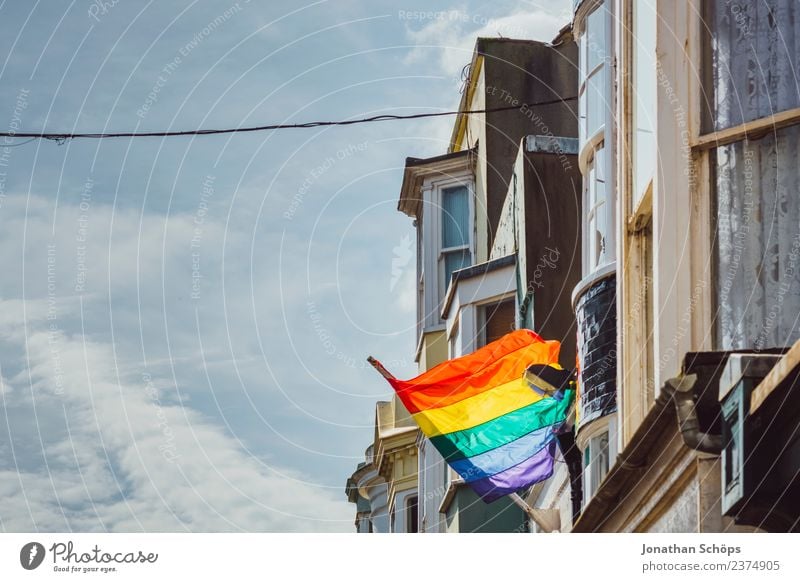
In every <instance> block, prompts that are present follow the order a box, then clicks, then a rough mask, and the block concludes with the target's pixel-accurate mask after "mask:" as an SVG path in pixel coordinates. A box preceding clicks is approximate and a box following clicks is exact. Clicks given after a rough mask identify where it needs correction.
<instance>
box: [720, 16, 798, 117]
mask: <svg viewBox="0 0 800 582" xmlns="http://www.w3.org/2000/svg"><path fill="white" fill-rule="evenodd" d="M707 5H708V6H711V9H710V14H709V15H708V19H707V22H706V24H707V25H708V26H709V33H710V40H711V62H712V70H711V77H712V87H710V88H709V89H710V91H709V92H708V93H710V94H708V95H707V98H709V99H710V101H711V103H710V104H711V120H707V126H710V127H707V129H723V128H726V127H731V126H735V125H738V124H740V123H743V122H745V121H751V120H753V119H758V118H760V117H765V116H767V115H770V114H772V113H776V112H778V111H785V110H786V109H791V108H794V107H798V106H800V70H798V65H800V59H798V55H800V2H798V0H715V1H714V2H708V4H707Z"/></svg>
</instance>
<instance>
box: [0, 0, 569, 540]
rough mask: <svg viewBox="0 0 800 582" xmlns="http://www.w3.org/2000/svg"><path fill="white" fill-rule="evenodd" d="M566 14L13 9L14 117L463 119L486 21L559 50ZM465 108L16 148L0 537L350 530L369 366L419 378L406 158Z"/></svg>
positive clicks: (7, 247) (19, 124)
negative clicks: (316, 125) (403, 191)
mask: <svg viewBox="0 0 800 582" xmlns="http://www.w3.org/2000/svg"><path fill="white" fill-rule="evenodd" d="M569 5H570V2H569V0H566V1H561V2H556V3H554V2H544V1H543V0H542V1H540V2H520V1H500V2H494V3H491V4H488V3H485V2H460V3H452V4H449V3H439V4H437V5H436V6H435V7H432V6H431V4H430V3H429V2H421V1H420V2H407V3H403V4H402V5H400V4H398V3H389V2H365V1H363V0H362V1H349V0H341V1H335V0H331V1H329V2H325V1H320V2H313V3H308V4H305V3H291V2H269V3H262V2H248V1H247V0H240V1H239V2H227V1H220V2H217V1H213V2H211V1H203V2H200V1H195V2H187V1H178V0H175V1H170V2H153V1H151V2H148V3H144V2H131V1H130V0H117V2H116V3H113V2H110V1H106V2H105V3H103V2H99V1H97V2H95V1H89V0H80V1H78V0H74V1H73V2H71V3H66V2H64V3H54V2H24V3H23V2H3V3H2V4H0V30H1V31H2V34H0V58H3V57H5V60H4V61H0V97H1V98H2V99H1V100H0V103H1V104H2V108H0V127H3V128H4V130H8V129H13V130H16V131H34V130H41V129H46V130H48V131H100V130H107V131H119V130H138V131H147V130H161V129H176V130H177V129H193V128H198V127H235V126H239V125H259V124H265V123H291V122H302V121H309V120H319V119H345V118H350V117H360V116H365V115H374V114H381V113H417V112H423V111H431V110H447V109H453V108H455V107H456V106H457V104H458V99H459V92H458V90H459V87H460V73H461V69H462V67H463V66H464V65H465V64H466V63H468V62H469V60H470V56H471V51H472V47H473V44H474V41H475V37H476V36H478V35H482V36H496V35H497V34H502V35H503V36H507V37H519V38H534V39H539V40H550V39H551V38H552V37H553V35H554V34H555V32H556V31H557V30H558V28H560V27H561V26H563V25H564V24H565V23H566V22H567V21H568V19H569ZM431 11H436V13H435V14H433V13H431ZM451 123H452V119H436V120H420V121H413V122H386V123H379V124H371V125H362V126H355V127H348V128H320V129H307V130H287V131H282V132H274V133H258V134H248V135H237V136H233V137H229V136H216V137H196V138H172V139H168V140H164V139H157V138H153V139H149V138H148V139H139V140H124V139H121V140H105V141H71V142H67V143H65V144H62V145H58V144H56V143H53V142H31V143H27V144H23V145H18V144H22V141H23V140H11V141H8V142H6V141H4V140H3V139H2V138H0V221H2V228H1V229H0V245H1V246H0V248H2V253H0V268H1V269H2V273H3V275H4V276H3V277H2V279H0V354H1V355H0V398H2V414H0V528H1V529H2V530H3V531H33V530H39V531H63V530H72V531H240V530H248V531H249V530H255V531H351V530H352V521H353V508H352V506H349V505H348V504H347V502H346V499H345V496H344V491H343V487H344V481H345V478H346V477H347V475H348V474H349V472H350V471H352V469H353V468H354V466H355V465H356V463H357V462H359V461H360V460H361V459H363V451H364V448H365V447H366V445H367V444H368V443H369V441H370V440H371V438H372V427H373V425H372V422H373V414H374V403H375V401H376V400H377V399H382V398H387V397H388V396H389V389H388V385H386V384H385V382H384V381H383V380H382V379H381V378H380V377H379V376H378V375H377V374H376V373H375V372H374V371H372V370H371V369H368V368H367V367H366V366H365V358H366V356H367V355H369V354H373V355H375V356H376V357H379V358H380V359H381V360H383V361H384V363H385V364H386V365H387V367H389V368H390V369H391V370H392V371H393V372H394V373H396V374H397V375H398V376H412V375H414V373H415V365H414V363H413V349H414V337H413V335H414V332H413V329H414V293H413V288H414V287H413V269H414V258H413V246H412V243H411V241H412V240H413V229H412V225H411V222H410V220H409V219H408V218H407V217H405V216H404V215H402V214H400V213H399V212H397V210H396V199H397V195H398V192H399V187H400V180H401V173H402V165H403V161H404V159H405V157H406V156H417V157H424V156H430V155H437V154H441V153H444V152H445V151H446V147H447V140H448V138H449V133H450V127H451ZM7 145H13V146H15V147H9V148H7V149H6V146H7Z"/></svg>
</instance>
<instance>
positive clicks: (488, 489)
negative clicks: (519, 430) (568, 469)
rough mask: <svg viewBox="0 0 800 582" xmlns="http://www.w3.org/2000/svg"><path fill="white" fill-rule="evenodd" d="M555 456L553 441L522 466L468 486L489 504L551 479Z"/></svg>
mask: <svg viewBox="0 0 800 582" xmlns="http://www.w3.org/2000/svg"><path fill="white" fill-rule="evenodd" d="M555 454H556V441H555V440H552V441H550V443H549V444H548V445H547V446H545V447H543V448H542V449H540V450H539V451H537V452H536V453H535V454H534V455H533V456H531V457H528V458H527V459H525V460H524V461H522V462H521V463H520V464H518V465H514V466H513V467H511V468H509V469H506V470H505V471H502V472H500V473H497V474H495V475H492V476H491V477H486V478H485V479H479V480H478V481H473V482H472V483H469V484H468V485H469V486H470V487H472V490H473V491H475V493H477V494H478V496H479V497H481V498H482V499H483V500H484V501H486V502H487V503H488V502H490V501H495V500H496V499H499V498H500V497H503V496H504V495H508V494H510V493H514V492H516V491H519V490H520V489H522V488H524V487H528V486H530V485H533V484H534V483H538V482H539V481H544V480H545V479H547V478H549V477H550V476H551V475H552V474H553V463H554V458H555Z"/></svg>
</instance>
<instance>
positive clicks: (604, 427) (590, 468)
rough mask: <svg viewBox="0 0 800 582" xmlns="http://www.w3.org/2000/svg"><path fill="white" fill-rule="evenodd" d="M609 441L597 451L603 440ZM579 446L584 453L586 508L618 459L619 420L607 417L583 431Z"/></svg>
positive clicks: (579, 436) (584, 497)
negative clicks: (587, 454)
mask: <svg viewBox="0 0 800 582" xmlns="http://www.w3.org/2000/svg"><path fill="white" fill-rule="evenodd" d="M603 437H605V438H606V439H607V445H606V448H605V449H604V450H597V449H598V446H599V443H600V441H601V439H602V438H603ZM578 439H579V442H578V446H579V448H580V449H581V451H582V455H581V464H582V466H583V505H584V506H586V505H587V504H588V503H589V502H590V501H591V500H592V497H594V495H595V493H597V491H598V489H599V488H600V484H601V483H602V482H603V479H605V477H606V475H608V471H609V470H610V469H611V467H612V466H613V465H614V461H615V459H616V458H617V451H618V438H617V419H616V416H615V415H611V416H605V417H603V418H601V419H598V420H596V421H594V422H592V423H591V424H589V425H587V426H586V427H584V428H582V429H581V432H580V433H579V435H578ZM587 452H588V453H589V463H588V464H587V463H586V462H585V459H586V453H587ZM603 458H605V467H604V469H605V471H602V474H601V469H602V468H603V467H602V466H601V463H600V461H601V459H603Z"/></svg>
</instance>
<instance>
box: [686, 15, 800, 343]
mask: <svg viewBox="0 0 800 582" xmlns="http://www.w3.org/2000/svg"><path fill="white" fill-rule="evenodd" d="M704 6H705V7H706V9H705V14H704V18H705V26H704V27H703V28H704V30H706V31H707V32H706V39H705V40H706V42H705V53H706V54H705V58H704V66H705V69H704V83H705V88H704V105H705V107H704V119H703V129H704V131H705V132H706V133H705V134H704V135H703V136H701V137H700V139H699V140H698V144H697V146H698V147H700V148H706V149H709V150H710V151H709V156H708V158H709V163H710V166H711V172H710V175H711V182H712V184H711V185H712V191H713V198H712V204H713V206H714V209H713V210H714V211H713V212H712V216H713V217H714V218H713V220H714V227H715V229H714V235H715V236H714V239H713V247H714V269H715V272H714V278H715V291H716V318H715V344H716V346H717V348H718V349H723V350H731V349H766V348H773V347H783V346H787V345H790V344H792V343H793V342H794V341H796V340H797V339H800V320H799V319H798V313H800V231H799V230H798V226H800V197H799V196H798V192H800V165H799V164H798V163H797V160H798V158H799V156H798V154H800V112H798V110H797V108H798V107H800V89H799V88H798V80H797V74H796V72H797V70H798V65H800V48H798V47H799V46H800V45H798V44H797V43H796V42H795V41H794V40H793V39H795V38H800V5H799V4H798V3H797V2H796V0H760V1H759V2H729V1H725V0H714V1H708V2H705V3H704Z"/></svg>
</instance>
